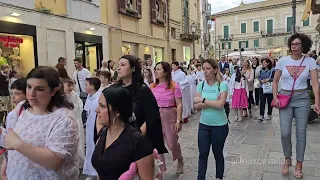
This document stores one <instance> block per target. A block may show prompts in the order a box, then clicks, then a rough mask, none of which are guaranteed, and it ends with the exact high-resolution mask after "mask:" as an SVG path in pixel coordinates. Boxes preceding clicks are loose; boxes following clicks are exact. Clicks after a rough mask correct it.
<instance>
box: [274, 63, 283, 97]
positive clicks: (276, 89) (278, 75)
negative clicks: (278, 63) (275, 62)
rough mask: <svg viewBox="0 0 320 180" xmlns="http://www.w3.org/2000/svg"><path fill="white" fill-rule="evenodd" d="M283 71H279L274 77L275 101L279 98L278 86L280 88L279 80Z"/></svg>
mask: <svg viewBox="0 0 320 180" xmlns="http://www.w3.org/2000/svg"><path fill="white" fill-rule="evenodd" d="M281 74H282V71H281V70H279V69H277V70H276V72H275V73H274V77H273V83H272V93H273V99H276V98H277V95H278V86H279V80H280V77H281Z"/></svg>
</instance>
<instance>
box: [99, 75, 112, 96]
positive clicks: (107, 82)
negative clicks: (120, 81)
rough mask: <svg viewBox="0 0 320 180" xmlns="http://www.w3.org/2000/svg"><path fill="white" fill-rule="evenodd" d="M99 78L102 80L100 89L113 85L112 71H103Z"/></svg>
mask: <svg viewBox="0 0 320 180" xmlns="http://www.w3.org/2000/svg"><path fill="white" fill-rule="evenodd" d="M99 79H100V82H101V87H100V89H99V91H101V92H102V91H103V90H104V89H106V88H108V87H109V86H110V85H112V83H111V73H110V72H109V71H101V72H100V74H99Z"/></svg>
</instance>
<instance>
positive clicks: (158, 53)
mask: <svg viewBox="0 0 320 180" xmlns="http://www.w3.org/2000/svg"><path fill="white" fill-rule="evenodd" d="M153 57H154V60H155V62H156V63H158V62H161V61H163V48H159V47H154V48H153Z"/></svg>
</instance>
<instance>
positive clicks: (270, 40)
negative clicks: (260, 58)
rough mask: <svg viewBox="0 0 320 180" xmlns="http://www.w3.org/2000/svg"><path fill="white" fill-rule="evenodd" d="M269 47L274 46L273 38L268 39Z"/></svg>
mask: <svg viewBox="0 0 320 180" xmlns="http://www.w3.org/2000/svg"><path fill="white" fill-rule="evenodd" d="M267 44H268V46H273V38H269V39H267Z"/></svg>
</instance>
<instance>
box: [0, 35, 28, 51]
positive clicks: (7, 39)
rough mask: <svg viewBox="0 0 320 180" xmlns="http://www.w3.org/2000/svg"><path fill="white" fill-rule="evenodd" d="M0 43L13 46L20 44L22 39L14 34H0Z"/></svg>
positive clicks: (4, 45) (9, 46) (7, 46)
mask: <svg viewBox="0 0 320 180" xmlns="http://www.w3.org/2000/svg"><path fill="white" fill-rule="evenodd" d="M0 43H3V47H6V48H14V47H18V46H19V44H22V43H23V39H22V38H18V37H15V36H0Z"/></svg>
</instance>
